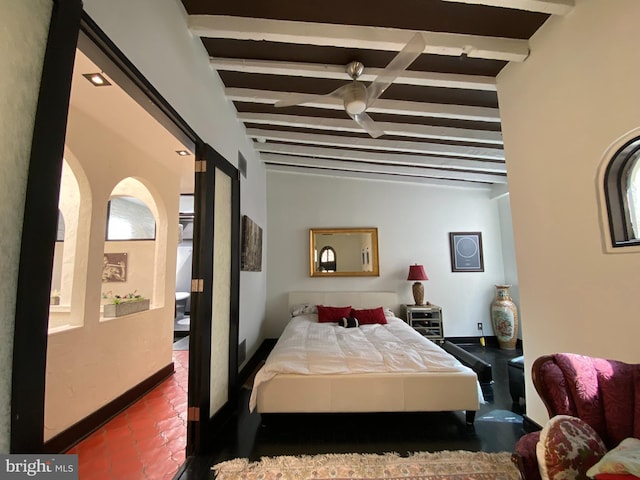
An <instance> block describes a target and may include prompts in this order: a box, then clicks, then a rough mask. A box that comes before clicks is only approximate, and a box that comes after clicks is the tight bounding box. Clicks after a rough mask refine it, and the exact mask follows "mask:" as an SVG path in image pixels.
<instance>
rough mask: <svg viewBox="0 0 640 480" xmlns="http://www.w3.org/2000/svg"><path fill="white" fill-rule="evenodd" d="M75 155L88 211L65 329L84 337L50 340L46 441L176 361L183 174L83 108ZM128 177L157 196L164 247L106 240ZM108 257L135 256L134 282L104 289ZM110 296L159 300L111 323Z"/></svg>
mask: <svg viewBox="0 0 640 480" xmlns="http://www.w3.org/2000/svg"><path fill="white" fill-rule="evenodd" d="M65 151H66V152H67V153H66V156H67V160H68V162H70V166H71V167H72V168H73V169H74V172H76V173H77V175H78V178H79V180H80V181H79V187H80V197H81V204H82V205H83V209H81V212H80V215H79V219H78V224H79V228H78V233H77V236H78V238H77V252H76V257H75V262H74V273H73V282H74V284H73V294H72V299H71V305H70V311H69V313H68V317H69V320H68V321H67V322H65V321H64V319H63V318H61V317H62V315H63V314H62V313H58V314H57V315H56V317H58V318H56V322H57V323H59V324H60V323H62V324H63V323H69V324H71V325H73V326H74V328H72V329H67V330H64V331H57V332H55V333H51V334H50V335H49V343H48V348H47V372H46V389H45V431H44V438H45V441H46V440H48V439H50V438H52V437H53V436H55V435H56V434H58V433H60V432H62V431H63V430H65V429H66V428H68V427H70V426H72V425H73V424H74V423H76V422H78V421H79V420H81V419H83V418H84V417H86V416H87V415H88V414H90V413H93V412H95V411H96V410H97V409H98V408H100V407H102V406H104V405H105V404H107V403H108V402H110V401H111V400H113V399H115V398H117V397H118V396H119V395H121V394H123V393H124V392H126V391H127V390H129V389H131V388H133V387H135V386H136V385H138V384H139V383H140V382H142V381H143V380H145V379H147V378H148V377H149V376H151V375H153V374H155V373H157V372H158V371H159V370H161V369H162V368H164V367H166V366H167V365H169V364H170V363H171V361H172V357H171V355H172V343H173V317H174V315H173V314H174V303H173V300H174V292H175V274H174V273H173V272H175V265H176V255H177V249H176V248H175V246H176V244H177V236H178V231H177V229H176V228H175V219H177V218H178V203H179V200H178V199H179V193H180V175H179V167H177V166H175V167H173V170H172V168H170V167H168V166H164V165H162V164H159V163H158V162H157V159H156V158H155V157H153V156H150V155H148V154H145V153H144V152H142V151H140V150H138V149H136V147H135V146H134V145H132V144H130V143H128V142H127V141H126V140H125V139H124V138H121V137H118V136H117V135H116V134H115V133H113V132H112V131H111V130H109V129H108V127H107V126H105V125H102V124H100V123H99V122H98V121H96V120H95V119H93V118H92V117H90V116H88V115H86V114H84V113H83V112H81V111H80V110H78V109H76V108H73V107H71V108H70V111H69V119H68V122H67V137H66V145H65ZM128 177H133V178H136V179H137V180H138V181H139V182H140V183H141V184H142V185H144V187H146V189H143V191H142V192H141V195H139V196H140V197H141V198H142V199H145V200H146V195H148V194H150V195H151V197H152V199H153V201H149V204H148V206H149V207H150V208H151V210H152V211H153V212H156V214H157V225H156V240H155V241H138V242H105V240H104V239H105V230H106V218H107V202H108V200H109V198H110V196H111V194H112V192H113V191H114V188H116V186H118V188H120V189H121V190H122V184H121V183H120V182H121V181H122V180H123V179H127V178H128ZM136 183H137V182H136ZM145 194H146V195H145ZM85 207H86V208H85ZM87 208H88V209H87ZM169 219H172V220H171V221H169ZM70 231H72V229H69V232H70ZM69 232H68V233H67V234H69ZM65 243H66V242H65ZM104 252H126V253H127V254H128V274H127V277H128V278H127V281H126V282H123V283H102V267H103V254H104ZM108 290H112V291H113V293H114V294H121V295H122V294H126V293H128V292H130V291H133V290H138V292H139V293H141V294H143V295H144V296H145V297H146V298H150V299H151V303H152V309H151V310H148V311H145V312H141V313H137V314H134V315H129V316H124V317H119V318H114V319H101V317H100V305H101V303H102V298H101V297H102V292H105V291H108ZM51 325H55V322H53V321H52V322H51Z"/></svg>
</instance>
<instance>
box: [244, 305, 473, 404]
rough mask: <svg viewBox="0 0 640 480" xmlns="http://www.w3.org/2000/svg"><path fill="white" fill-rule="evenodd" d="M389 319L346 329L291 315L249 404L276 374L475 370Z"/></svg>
mask: <svg viewBox="0 0 640 480" xmlns="http://www.w3.org/2000/svg"><path fill="white" fill-rule="evenodd" d="M387 322H388V324H387V325H379V324H376V325H362V326H360V327H357V328H344V327H341V326H339V325H338V324H335V323H318V316H317V315H316V314H307V315H300V316H297V317H295V318H293V319H292V320H291V321H290V322H289V324H288V325H287V326H286V328H285V330H284V332H283V333H282V335H281V336H280V339H279V340H278V342H277V344H276V346H275V347H274V349H273V351H272V353H271V354H270V355H269V357H268V358H267V361H266V363H265V365H264V367H263V368H261V369H260V370H259V371H258V373H257V375H256V377H255V381H254V386H253V391H252V392H251V399H250V402H249V408H250V409H251V411H253V410H254V409H255V406H256V399H257V396H258V390H259V389H260V385H261V384H262V383H264V382H267V381H269V380H270V379H272V378H274V377H275V376H276V375H278V374H311V375H323V374H326V375H335V374H338V375H341V374H345V375H346V374H363V373H415V372H471V373H473V372H472V370H471V369H469V368H468V367H465V366H464V365H462V364H461V363H460V362H459V361H458V360H457V359H456V358H455V357H453V356H452V355H450V354H449V353H447V352H445V351H444V350H443V349H441V348H440V347H439V346H437V345H435V344H434V343H433V342H431V341H430V340H428V339H426V338H424V337H423V336H422V335H420V334H419V333H417V332H416V331H415V330H414V329H413V328H411V327H410V326H409V325H407V324H406V323H405V322H404V321H403V320H401V319H399V318H395V317H387ZM474 375H475V374H474Z"/></svg>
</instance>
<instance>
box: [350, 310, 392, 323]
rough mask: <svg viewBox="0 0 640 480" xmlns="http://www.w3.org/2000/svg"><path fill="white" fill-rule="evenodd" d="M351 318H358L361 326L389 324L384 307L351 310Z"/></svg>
mask: <svg viewBox="0 0 640 480" xmlns="http://www.w3.org/2000/svg"><path fill="white" fill-rule="evenodd" d="M351 316H352V317H355V318H357V319H358V321H359V322H360V325H373V324H375V323H379V324H381V325H386V324H387V318H386V317H385V316H384V310H383V309H382V307H378V308H370V309H363V310H355V309H351Z"/></svg>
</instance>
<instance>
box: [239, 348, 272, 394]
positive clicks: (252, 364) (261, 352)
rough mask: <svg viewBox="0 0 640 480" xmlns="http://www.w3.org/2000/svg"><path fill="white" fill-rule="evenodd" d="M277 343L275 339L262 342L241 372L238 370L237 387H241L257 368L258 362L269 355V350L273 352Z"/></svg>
mask: <svg viewBox="0 0 640 480" xmlns="http://www.w3.org/2000/svg"><path fill="white" fill-rule="evenodd" d="M277 341H278V339H277V338H265V339H264V340H263V341H262V344H261V345H260V346H259V347H258V349H257V350H256V352H255V353H254V354H253V355H252V356H251V358H250V359H249V361H248V362H247V363H246V364H245V366H244V367H242V370H240V373H239V374H238V385H242V384H244V382H246V381H247V378H249V376H250V375H251V374H252V373H253V372H254V370H255V369H256V368H257V367H258V364H259V363H260V361H261V360H264V359H265V358H267V357H268V356H269V353H271V350H273V347H275V345H276V342H277Z"/></svg>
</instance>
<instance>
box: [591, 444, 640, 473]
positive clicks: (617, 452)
mask: <svg viewBox="0 0 640 480" xmlns="http://www.w3.org/2000/svg"><path fill="white" fill-rule="evenodd" d="M604 473H618V474H626V475H629V474H630V475H635V476H640V440H638V439H637V438H626V439H624V440H623V441H622V442H620V445H618V446H617V447H616V448H614V449H612V450H610V451H609V452H607V454H606V455H605V456H604V457H602V458H601V459H600V461H599V462H598V463H596V464H595V465H594V466H592V467H591V468H590V469H589V470H588V471H587V475H588V476H590V477H596V476H597V477H598V478H599V477H600V475H599V474H604Z"/></svg>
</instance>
